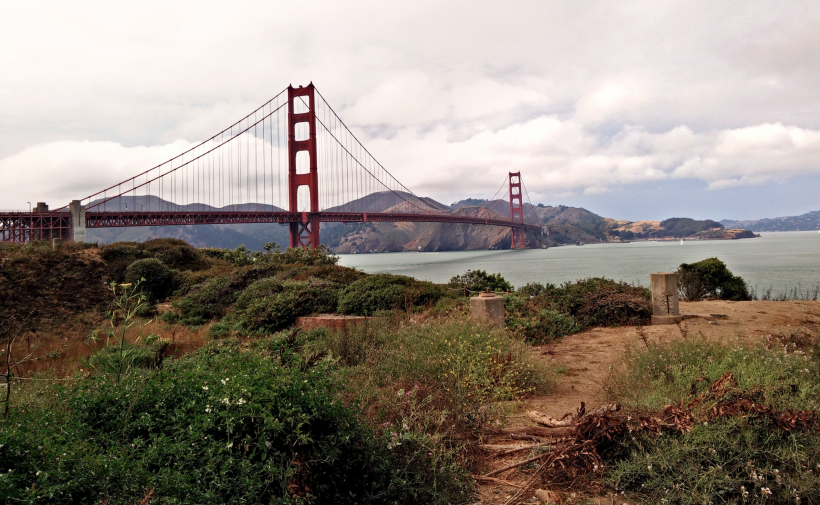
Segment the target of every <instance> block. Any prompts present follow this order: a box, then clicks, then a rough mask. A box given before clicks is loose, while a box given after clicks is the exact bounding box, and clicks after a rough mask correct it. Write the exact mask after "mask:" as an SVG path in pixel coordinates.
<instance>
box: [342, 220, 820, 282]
mask: <svg viewBox="0 0 820 505" xmlns="http://www.w3.org/2000/svg"><path fill="white" fill-rule="evenodd" d="M761 235H762V237H760V238H754V239H743V240H714V241H693V242H684V244H683V245H681V244H680V242H632V243H630V244H590V245H585V246H580V247H579V246H562V247H553V248H550V249H532V250H526V251H459V252H440V253H418V252H402V253H386V254H344V255H341V261H340V264H342V265H344V266H347V267H355V268H358V269H360V270H363V271H365V272H368V273H378V272H388V273H393V274H402V275H409V276H411V277H415V278H417V279H424V280H429V281H433V282H447V281H449V280H450V278H451V277H453V276H454V275H459V274H463V273H464V272H465V271H466V270H467V269H471V270H486V271H487V272H490V273H501V275H503V276H504V278H505V279H507V280H508V281H510V282H511V283H512V284H513V285H515V286H517V287H518V286H522V285H524V284H526V283H528V282H541V283H545V282H551V283H553V284H559V283H561V282H565V281H574V280H577V279H582V278H584V277H597V276H602V277H609V278H611V279H616V280H623V281H626V282H631V283H637V284H643V285H645V286H648V285H649V274H650V273H652V272H665V271H672V270H675V269H677V267H678V265H680V264H681V263H691V262H693V261H699V260H702V259H705V258H710V257H713V256H717V257H718V258H720V259H721V260H723V261H724V262H725V263H726V265H727V266H728V267H729V269H730V270H731V271H732V273H734V274H736V275H740V276H741V277H743V278H744V279H745V280H746V282H748V283H749V285H750V286H753V287H754V286H756V287H757V288H758V291H760V290H762V289H766V288H769V287H771V288H773V289H774V291H775V292H778V291H782V290H783V289H787V288H792V287H796V286H798V285H799V286H801V287H803V288H809V287H812V286H815V285H817V284H820V233H818V232H816V231H814V232H779V233H762V234H761Z"/></svg>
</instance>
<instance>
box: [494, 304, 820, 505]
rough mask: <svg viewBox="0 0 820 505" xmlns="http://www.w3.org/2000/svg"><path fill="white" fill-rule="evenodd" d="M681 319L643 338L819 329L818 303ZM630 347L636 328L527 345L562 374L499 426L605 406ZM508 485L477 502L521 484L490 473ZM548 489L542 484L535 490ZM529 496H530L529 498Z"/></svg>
mask: <svg viewBox="0 0 820 505" xmlns="http://www.w3.org/2000/svg"><path fill="white" fill-rule="evenodd" d="M680 311H681V314H684V315H685V316H687V319H685V320H684V321H683V323H681V325H680V327H679V326H678V325H674V324H673V325H662V326H644V327H643V328H642V331H643V334H644V336H645V337H646V339H647V340H648V341H650V342H664V341H672V340H677V339H681V338H683V337H684V333H685V334H687V335H689V336H692V337H695V336H698V337H699V335H703V337H705V338H707V339H715V340H726V341H728V340H729V339H735V338H737V339H740V340H741V341H743V340H748V341H749V342H756V341H757V342H759V341H766V339H768V338H769V337H770V336H777V335H781V336H785V335H789V334H792V333H794V332H799V331H800V327H805V326H808V325H810V326H814V327H815V328H816V326H817V325H820V302H817V301H792V302H772V301H753V302H729V301H705V302H688V303H687V302H681V304H680ZM632 346H641V347H642V346H644V343H643V340H642V338H641V336H640V334H639V330H638V328H636V327H620V328H593V329H591V330H589V331H586V332H584V333H579V334H576V335H572V336H569V337H564V338H562V339H560V340H559V341H557V342H555V343H552V344H549V345H543V346H534V347H532V353H533V357H534V358H535V360H536V361H537V362H542V363H544V365H545V366H549V367H550V368H551V369H555V368H558V369H559V370H564V373H561V374H559V375H558V377H557V379H556V388H555V390H554V392H553V393H551V394H550V395H548V396H543V397H534V398H530V399H528V400H526V401H525V402H523V403H522V405H520V406H519V408H518V409H517V410H516V412H515V413H514V414H513V415H512V416H510V417H508V418H507V419H506V420H505V427H522V426H535V425H536V423H534V422H533V421H531V420H530V419H529V418H528V417H527V416H526V413H527V412H528V411H532V410H535V411H538V412H540V413H542V414H544V415H546V416H550V417H554V418H561V417H562V416H563V415H564V414H567V413H573V414H574V413H575V411H576V410H577V409H578V407H579V406H580V404H581V402H585V403H586V405H587V409H588V410H589V409H594V408H597V407H599V406H600V405H602V404H604V403H606V400H607V399H606V397H605V395H604V392H603V384H604V382H605V381H606V379H607V377H608V376H609V374H610V370H611V369H612V368H613V367H617V366H618V364H619V362H620V360H621V358H622V356H623V354H624V352H625V351H626V349H627V348H629V347H632ZM527 443H531V442H526V441H522V440H520V439H518V440H515V439H511V438H510V437H507V438H506V440H505V437H499V438H498V439H494V440H489V441H488V444H489V445H490V446H491V447H492V448H493V449H492V450H491V451H490V453H491V454H492V451H493V450H494V451H498V454H500V452H503V451H504V450H505V449H503V446H508V447H509V448H510V449H514V448H515V447H521V446H522V445H525V444H527ZM506 450H509V449H506ZM530 454H531V453H529V452H526V451H524V452H518V453H514V454H510V455H508V456H498V455H494V456H491V457H490V458H489V461H490V462H491V464H490V468H489V471H492V470H496V469H499V468H503V467H504V466H507V465H510V464H513V463H515V462H517V461H522V460H523V459H526V458H527V457H528V456H529V455H530ZM493 477H494V478H496V479H500V480H501V481H504V482H506V483H509V484H499V483H498V482H487V481H484V482H478V483H479V485H480V493H479V497H480V501H479V502H478V503H482V504H502V503H505V501H506V500H507V499H508V498H509V497H510V496H512V495H513V494H514V493H515V492H516V491H517V488H516V487H514V486H513V484H516V485H519V486H520V485H521V484H523V483H524V482H526V480H527V473H526V472H522V471H518V470H517V469H513V470H509V471H507V472H503V473H500V474H495V475H493ZM542 487H548V486H542ZM529 494H530V495H531V493H529ZM556 502H563V503H595V504H607V505H609V504H615V503H618V504H621V503H624V500H623V499H618V498H616V497H613V496H598V497H581V496H580V495H578V496H575V497H573V496H571V495H570V496H567V495H563V494H559V495H558V496H557V497H556ZM521 503H538V501H537V499H536V498H535V497H527V498H526V499H524V500H523V501H522V502H521Z"/></svg>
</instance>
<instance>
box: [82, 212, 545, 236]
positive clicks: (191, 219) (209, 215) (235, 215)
mask: <svg viewBox="0 0 820 505" xmlns="http://www.w3.org/2000/svg"><path fill="white" fill-rule="evenodd" d="M317 215H318V217H319V221H321V222H324V223H368V222H390V221H405V222H407V221H409V222H417V223H458V224H478V225H490V226H505V227H508V228H524V229H525V230H532V231H540V230H541V227H540V226H537V225H531V224H519V223H514V222H512V221H508V220H505V219H484V218H479V217H470V216H458V215H450V214H392V213H388V212H315V213H313V212H269V211H258V212H257V211H176V212H86V214H85V226H86V228H113V227H121V226H176V225H193V224H239V223H281V224H287V223H308V222H309V221H310V220H311V219H312V218H313V217H315V216H317Z"/></svg>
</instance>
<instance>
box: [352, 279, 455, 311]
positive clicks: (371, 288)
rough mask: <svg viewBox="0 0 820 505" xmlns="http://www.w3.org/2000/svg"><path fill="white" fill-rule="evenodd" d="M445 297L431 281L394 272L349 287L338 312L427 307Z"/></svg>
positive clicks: (442, 290)
mask: <svg viewBox="0 0 820 505" xmlns="http://www.w3.org/2000/svg"><path fill="white" fill-rule="evenodd" d="M443 296H445V290H444V288H443V287H442V286H438V285H436V284H433V283H431V282H424V281H417V280H415V279H413V278H411V277H406V276H403V275H392V274H375V275H369V276H367V277H364V278H361V279H359V280H357V281H355V282H353V283H352V284H350V285H349V286H347V287H346V288H345V289H344V290H343V291H342V293H341V295H340V296H339V312H341V313H343V314H356V315H361V316H370V315H373V314H374V313H376V312H378V311H382V310H394V309H402V310H409V309H410V308H411V307H420V306H422V307H423V306H427V305H430V304H434V303H436V302H437V301H438V300H439V299H440V298H441V297H443Z"/></svg>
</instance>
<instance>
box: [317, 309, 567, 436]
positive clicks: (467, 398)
mask: <svg viewBox="0 0 820 505" xmlns="http://www.w3.org/2000/svg"><path fill="white" fill-rule="evenodd" d="M309 337H310V341H309V343H308V344H307V345H308V346H309V348H310V349H312V350H314V351H315V352H328V353H329V354H330V355H331V356H332V357H333V358H334V359H336V360H338V362H339V363H340V364H341V365H343V366H342V367H341V368H340V371H339V373H340V374H341V375H342V376H343V377H344V379H343V380H344V381H345V382H346V383H347V384H348V386H347V388H346V389H347V391H348V401H350V402H353V403H357V404H358V405H359V408H360V410H361V411H362V412H364V413H365V415H366V417H367V418H368V419H370V421H371V423H373V425H374V426H377V427H378V426H384V427H390V426H396V425H403V424H406V422H405V421H404V419H406V418H407V417H408V416H409V414H410V411H411V410H412V409H411V407H413V405H415V407H419V406H421V405H423V409H424V411H425V413H426V414H425V415H426V416H428V417H429V418H430V419H435V420H436V421H435V422H429V420H428V421H427V422H425V423H423V424H424V426H422V425H419V426H417V427H412V429H413V430H416V431H424V430H428V435H434V436H438V437H441V436H444V437H445V438H447V437H449V438H451V439H452V438H453V437H454V436H455V435H457V434H459V433H466V432H470V431H472V430H473V429H474V428H476V427H477V426H478V425H480V424H481V423H483V422H485V421H487V420H488V418H489V417H490V416H491V415H493V414H494V410H493V409H495V408H497V405H498V402H506V401H510V400H518V399H521V398H524V397H526V396H527V395H530V394H535V393H544V392H546V391H548V390H549V389H550V386H551V383H550V380H549V376H548V375H547V373H546V372H544V371H543V369H537V368H535V367H534V366H533V365H532V364H531V363H530V362H529V361H528V358H527V353H526V345H525V344H524V342H523V341H521V340H519V339H517V338H514V337H510V336H509V335H508V334H507V333H505V332H504V331H503V330H497V329H492V328H489V327H485V326H479V325H476V324H474V323H472V322H470V321H469V320H467V319H466V318H465V317H464V315H463V314H461V313H457V314H456V315H455V316H451V317H442V318H436V319H430V320H427V321H425V322H415V321H412V320H410V319H407V318H406V317H396V316H393V315H391V316H384V317H379V318H376V319H374V320H372V322H370V323H368V324H366V325H361V326H358V327H353V328H348V329H347V330H342V331H337V332H330V331H327V330H318V331H314V332H313V333H312V334H311V335H310V336H309ZM402 395H405V396H406V397H407V398H410V397H411V396H412V398H413V399H414V401H415V402H416V403H415V404H412V402H408V401H406V399H405V397H403V396H402ZM397 399H400V401H397ZM415 407H413V408H415Z"/></svg>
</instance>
